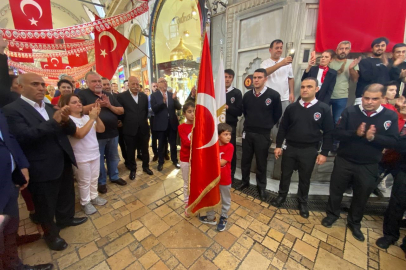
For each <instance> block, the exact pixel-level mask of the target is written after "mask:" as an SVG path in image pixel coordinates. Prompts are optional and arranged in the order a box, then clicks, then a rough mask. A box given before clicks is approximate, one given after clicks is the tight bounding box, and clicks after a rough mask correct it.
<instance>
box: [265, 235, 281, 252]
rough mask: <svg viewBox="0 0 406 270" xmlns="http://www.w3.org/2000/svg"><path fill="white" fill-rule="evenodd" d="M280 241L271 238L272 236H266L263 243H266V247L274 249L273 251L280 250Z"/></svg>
mask: <svg viewBox="0 0 406 270" xmlns="http://www.w3.org/2000/svg"><path fill="white" fill-rule="evenodd" d="M279 244H280V243H279V242H278V241H276V240H274V239H271V238H270V237H268V236H266V237H265V239H264V241H262V245H264V246H265V247H267V248H269V249H270V250H272V251H273V252H276V251H277V250H278V247H279Z"/></svg>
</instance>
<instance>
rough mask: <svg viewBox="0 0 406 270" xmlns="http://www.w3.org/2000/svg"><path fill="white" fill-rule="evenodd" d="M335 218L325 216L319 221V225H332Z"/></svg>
mask: <svg viewBox="0 0 406 270" xmlns="http://www.w3.org/2000/svg"><path fill="white" fill-rule="evenodd" d="M336 220H337V219H335V218H331V217H325V218H323V220H322V221H321V225H323V226H324V227H326V228H331V227H332V226H333V224H334V222H336Z"/></svg>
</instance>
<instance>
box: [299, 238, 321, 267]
mask: <svg viewBox="0 0 406 270" xmlns="http://www.w3.org/2000/svg"><path fill="white" fill-rule="evenodd" d="M293 250H294V251H296V252H297V253H299V254H300V255H302V256H303V257H306V258H308V259H309V260H311V261H312V262H314V260H315V259H316V254H317V249H316V248H314V247H312V246H311V245H309V244H306V243H305V242H303V241H302V240H300V239H297V240H296V242H295V245H294V246H293Z"/></svg>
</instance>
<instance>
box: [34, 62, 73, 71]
mask: <svg viewBox="0 0 406 270" xmlns="http://www.w3.org/2000/svg"><path fill="white" fill-rule="evenodd" d="M54 61H55V60H54ZM40 64H41V68H42V69H55V68H54V67H53V66H52V64H51V65H49V63H48V62H40ZM70 68H72V67H71V66H70V65H69V64H65V63H62V65H61V69H70Z"/></svg>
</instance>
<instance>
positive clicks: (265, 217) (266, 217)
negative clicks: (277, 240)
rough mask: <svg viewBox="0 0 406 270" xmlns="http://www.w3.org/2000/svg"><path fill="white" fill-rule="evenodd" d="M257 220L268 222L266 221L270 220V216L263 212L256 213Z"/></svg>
mask: <svg viewBox="0 0 406 270" xmlns="http://www.w3.org/2000/svg"><path fill="white" fill-rule="evenodd" d="M257 220H258V221H260V222H262V223H264V224H268V222H269V221H270V220H271V218H270V217H268V216H266V215H264V214H258V216H257Z"/></svg>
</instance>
